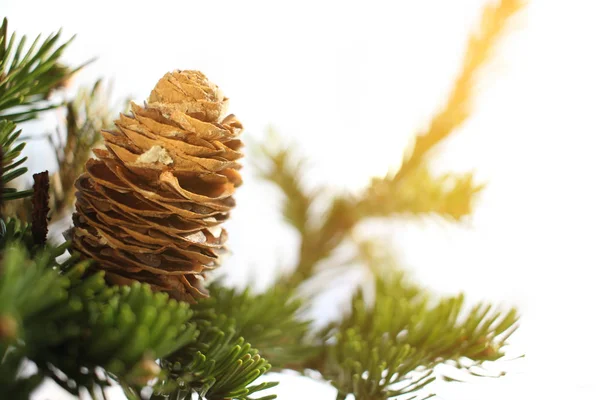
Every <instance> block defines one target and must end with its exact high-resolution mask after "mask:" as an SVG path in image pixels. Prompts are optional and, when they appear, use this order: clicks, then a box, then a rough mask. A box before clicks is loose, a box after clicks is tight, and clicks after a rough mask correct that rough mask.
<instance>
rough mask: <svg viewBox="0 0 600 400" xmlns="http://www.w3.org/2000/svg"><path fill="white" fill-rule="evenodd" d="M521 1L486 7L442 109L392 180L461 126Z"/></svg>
mask: <svg viewBox="0 0 600 400" xmlns="http://www.w3.org/2000/svg"><path fill="white" fill-rule="evenodd" d="M524 4H525V2H524V1H523V0H500V1H499V2H497V3H490V4H488V5H487V6H486V7H485V9H484V11H483V14H482V16H481V19H480V23H479V27H478V28H477V30H476V31H475V32H473V33H472V34H471V37H470V38H469V41H468V46H467V50H466V53H465V56H464V59H463V64H462V67H461V70H460V73H459V75H458V77H457V79H456V80H455V82H454V86H453V88H452V90H451V91H450V95H449V96H448V99H447V100H446V103H445V104H444V106H443V107H442V109H441V110H440V111H439V112H438V113H437V114H436V115H434V116H433V118H432V119H431V122H430V124H429V128H428V129H427V131H425V132H423V133H420V134H418V135H417V137H416V139H415V143H414V146H413V149H412V151H410V152H408V153H406V155H405V157H404V161H403V163H402V167H401V168H400V169H399V170H398V172H397V173H396V174H395V175H394V177H393V180H394V181H400V180H402V179H403V178H404V177H405V176H406V175H407V174H408V173H409V172H411V171H412V170H413V169H415V168H417V167H418V166H419V165H421V164H422V163H423V162H424V160H425V156H426V155H427V153H428V152H429V151H430V150H431V149H432V148H433V147H435V146H436V145H437V144H439V143H440V142H441V141H443V140H444V139H446V138H447V137H448V136H449V135H450V134H451V133H452V132H454V131H455V130H456V129H457V128H458V127H459V126H461V125H462V124H463V123H464V122H465V121H466V119H467V118H468V116H469V113H470V111H471V105H472V103H473V97H474V87H475V82H476V80H477V75H478V73H479V72H480V70H481V69H482V68H483V67H484V65H485V64H486V62H487V61H488V60H489V58H490V56H491V54H492V52H493V50H494V48H495V47H496V45H497V44H498V42H500V40H501V38H502V36H503V35H504V33H505V32H506V30H507V29H508V25H509V23H510V21H511V19H512V18H513V17H514V16H515V15H516V14H517V13H518V11H519V10H521V9H522V8H523V6H524Z"/></svg>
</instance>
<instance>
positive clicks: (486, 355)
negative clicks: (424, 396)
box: [310, 245, 517, 400]
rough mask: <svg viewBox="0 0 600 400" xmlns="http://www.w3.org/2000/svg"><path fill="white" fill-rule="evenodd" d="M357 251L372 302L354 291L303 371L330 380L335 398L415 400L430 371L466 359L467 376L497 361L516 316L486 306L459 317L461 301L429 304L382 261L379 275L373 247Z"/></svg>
mask: <svg viewBox="0 0 600 400" xmlns="http://www.w3.org/2000/svg"><path fill="white" fill-rule="evenodd" d="M362 249H363V254H362V256H363V257H364V259H365V261H368V262H370V263H373V264H375V265H371V270H372V271H373V272H374V274H375V275H376V280H375V300H374V301H373V303H372V304H369V303H368V302H367V301H366V300H365V296H364V294H363V292H362V290H359V291H358V292H357V294H356V295H355V296H354V298H353V300H352V311H351V313H350V314H349V315H348V316H346V317H345V318H344V319H343V320H342V321H341V322H339V323H334V324H331V325H330V326H329V327H328V328H327V329H325V330H324V331H323V333H322V334H323V353H322V355H321V357H320V358H317V359H316V361H313V362H312V364H311V365H310V367H311V368H316V369H318V370H319V371H320V372H321V373H322V374H323V376H324V377H325V378H326V379H329V380H331V381H332V384H333V385H334V386H335V387H336V388H337V389H338V390H339V392H340V396H338V398H345V396H346V395H347V394H350V393H352V394H353V395H354V396H355V397H356V399H369V400H371V399H385V398H390V397H396V396H406V395H413V394H417V395H419V394H420V393H421V391H422V389H423V388H424V387H425V386H426V385H427V384H428V383H430V382H432V381H433V379H434V378H433V375H432V374H433V370H434V368H435V366H436V365H439V364H442V363H447V364H451V365H454V366H455V367H457V368H465V367H464V365H463V364H462V363H460V362H458V361H459V360H460V359H462V358H468V359H470V360H472V365H471V366H469V367H468V368H465V369H466V371H467V372H470V373H472V371H471V369H472V368H473V365H477V366H481V365H482V363H483V362H485V361H493V360H497V359H498V358H500V357H502V356H503V352H502V348H503V346H504V345H505V343H506V340H507V338H508V337H509V336H510V335H511V334H512V332H513V331H514V329H515V328H516V322H517V315H516V311H515V310H510V311H508V312H501V311H493V310H492V307H491V306H489V305H485V304H479V305H477V306H475V307H473V308H471V309H470V310H466V309H465V307H464V299H463V297H462V295H461V296H456V297H448V298H443V299H441V300H438V301H433V300H432V299H430V298H429V296H427V295H426V292H425V291H424V290H423V289H421V288H419V287H417V286H415V285H413V284H412V283H410V282H408V281H407V279H406V277H405V276H404V274H403V273H402V272H399V271H393V270H390V269H389V267H390V265H389V261H390V258H389V256H385V259H383V264H384V265H385V267H383V268H382V266H381V265H380V264H379V261H381V260H382V258H380V257H379V256H376V255H375V253H373V252H372V250H373V247H372V246H370V245H367V246H364V245H363V246H362ZM365 251H366V252H365Z"/></svg>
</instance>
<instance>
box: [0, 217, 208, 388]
mask: <svg viewBox="0 0 600 400" xmlns="http://www.w3.org/2000/svg"><path fill="white" fill-rule="evenodd" d="M15 226H16V224H10V223H9V225H8V227H9V229H7V234H6V235H5V236H9V235H10V236H12V237H18V236H19V235H21V236H23V234H19V233H16V231H17V229H14V228H15ZM11 228H12V229H11ZM10 230H12V231H13V232H12V233H10V232H9V231H10ZM29 235H30V234H29ZM25 236H27V235H25ZM3 242H4V243H5V245H6V247H5V248H4V249H3V253H2V256H3V269H2V270H1V271H0V272H1V273H0V299H2V305H1V306H0V315H2V316H3V318H4V319H5V320H6V318H11V319H12V320H13V321H15V322H16V324H17V327H18V328H17V331H18V337H15V338H11V339H10V340H2V341H1V344H2V349H1V350H2V351H3V352H2V354H4V355H9V357H8V358H7V357H4V358H2V360H3V361H2V362H0V373H7V374H9V373H10V372H11V368H13V369H14V368H15V367H16V366H17V365H18V364H20V362H21V361H20V360H24V359H29V360H32V361H34V362H35V363H36V365H37V367H38V369H39V371H40V373H42V374H43V375H46V376H49V377H51V378H53V379H54V380H55V381H56V382H57V383H59V384H60V385H61V386H63V387H64V388H65V389H67V390H69V391H71V392H72V393H77V391H78V390H79V389H86V390H88V391H89V392H90V393H92V392H93V391H94V390H98V389H100V390H101V389H102V387H104V386H107V385H109V384H111V382H114V381H115V380H118V381H119V382H120V383H121V384H122V385H123V386H124V387H125V388H126V389H128V390H129V391H130V392H131V393H137V391H138V390H139V389H141V388H142V387H143V386H144V385H146V384H147V382H148V381H149V380H150V379H152V378H155V377H156V376H157V375H158V374H159V373H160V368H159V367H158V365H156V363H155V362H154V360H155V359H157V358H161V357H165V356H167V355H168V354H171V353H173V352H174V351H176V350H177V349H179V348H181V347H182V346H184V345H186V344H187V343H189V342H190V341H192V340H193V339H194V337H195V336H196V335H197V330H196V326H195V325H194V324H193V323H190V322H189V320H190V318H191V317H192V314H193V313H192V311H191V310H190V309H189V305H188V304H187V303H183V302H176V301H174V300H169V298H168V296H167V295H166V294H164V293H154V292H152V291H151V290H150V288H149V286H147V285H141V284H134V285H132V286H127V287H108V286H107V285H106V283H105V281H104V278H103V274H102V273H97V274H95V275H91V276H88V275H87V274H86V270H87V266H88V265H89V262H78V261H77V257H70V258H69V259H68V260H67V261H65V262H64V263H61V264H58V263H57V262H56V261H55V260H56V257H57V256H59V255H60V254H61V253H62V252H64V250H65V248H66V247H67V245H68V244H65V245H63V246H60V247H57V248H54V247H48V246H46V247H45V248H44V249H39V250H36V251H35V253H32V254H33V255H29V252H28V251H27V250H26V249H25V248H24V247H23V246H22V245H16V244H11V243H9V242H6V241H5V240H4V241H3ZM17 361H19V362H17ZM6 363H8V364H6ZM98 367H100V368H102V370H104V371H105V374H104V376H101V375H98V374H97V373H96V372H97V369H98ZM13 374H14V371H13ZM0 379H3V378H0Z"/></svg>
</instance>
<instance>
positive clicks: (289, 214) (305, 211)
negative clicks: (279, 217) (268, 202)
mask: <svg viewBox="0 0 600 400" xmlns="http://www.w3.org/2000/svg"><path fill="white" fill-rule="evenodd" d="M254 147H255V150H254V151H253V155H254V158H253V159H254V160H256V161H254V166H255V167H256V168H257V169H258V171H259V175H260V177H261V178H262V179H264V180H267V181H269V182H271V183H273V184H275V185H276V186H277V187H278V188H279V189H280V190H281V193H282V194H283V196H284V199H283V216H284V219H285V220H286V221H287V222H288V223H289V224H290V225H292V226H293V227H294V228H296V229H297V230H298V233H299V234H300V236H301V239H302V240H306V239H307V238H308V237H310V235H311V234H312V233H314V230H315V227H314V226H312V225H313V224H312V223H311V206H312V204H313V202H314V200H315V197H316V196H315V195H314V194H312V193H308V191H307V190H306V189H305V188H304V187H303V186H302V182H301V180H302V177H303V170H304V166H305V164H306V160H305V159H304V158H302V157H300V156H299V155H298V154H296V152H295V151H294V150H293V148H292V147H293V145H290V144H284V143H283V139H282V138H281V136H280V135H279V134H277V132H275V130H273V129H270V130H269V131H268V132H267V138H266V140H265V141H264V142H263V143H262V144H258V145H256V146H254Z"/></svg>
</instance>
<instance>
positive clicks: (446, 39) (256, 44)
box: [0, 0, 600, 400]
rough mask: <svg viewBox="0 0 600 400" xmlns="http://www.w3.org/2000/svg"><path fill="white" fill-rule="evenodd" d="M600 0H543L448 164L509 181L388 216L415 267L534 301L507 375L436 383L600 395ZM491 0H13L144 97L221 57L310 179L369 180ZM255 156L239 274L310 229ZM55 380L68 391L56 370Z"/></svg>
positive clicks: (328, 394)
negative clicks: (293, 217) (464, 204)
mask: <svg viewBox="0 0 600 400" xmlns="http://www.w3.org/2000/svg"><path fill="white" fill-rule="evenodd" d="M596 3H597V2H596V1H593V0H588V1H585V0H570V1H567V0H562V1H559V0H556V1H553V0H533V1H530V5H529V7H528V8H527V10H526V11H525V13H523V14H522V15H521V17H519V18H518V20H517V21H515V22H517V23H516V24H515V25H514V26H513V29H512V33H511V35H510V36H509V37H508V38H507V40H505V41H504V42H503V45H502V46H501V47H500V48H498V51H497V52H496V56H495V58H494V61H493V62H492V63H491V64H490V67H489V68H488V69H486V71H485V75H484V76H483V77H482V79H481V85H480V88H479V89H480V90H479V96H478V100H477V102H476V107H475V110H474V113H473V116H472V118H471V119H470V120H469V121H468V123H467V124H466V125H465V126H464V127H463V128H462V129H461V130H460V132H458V133H457V135H456V136H455V137H454V138H452V139H451V140H450V141H448V143H447V145H446V146H445V147H444V149H442V150H443V151H441V152H440V154H439V158H438V162H437V164H436V166H437V167H439V170H440V171H446V170H454V171H468V170H472V169H474V170H476V171H477V175H476V176H477V178H478V179H479V181H481V182H489V185H488V187H487V189H486V190H485V192H484V194H483V195H482V196H481V198H480V201H479V202H478V204H477V207H476V212H475V215H474V217H473V219H472V220H471V221H470V222H468V223H466V224H464V226H462V227H456V226H451V225H449V224H444V223H441V224H440V223H439V221H436V222H432V221H430V220H423V221H414V222H410V223H407V222H406V221H402V222H399V223H395V224H390V225H388V226H386V227H385V228H383V229H379V230H378V231H377V233H375V232H373V234H377V235H382V236H383V237H387V238H392V239H390V240H393V241H394V243H395V244H396V245H397V248H398V252H399V255H400V257H401V260H402V263H403V265H404V267H405V268H407V269H409V270H410V271H412V273H413V275H414V277H415V279H417V280H418V281H419V282H421V283H423V284H424V285H426V286H427V287H429V288H431V289H432V290H435V291H437V292H439V293H455V292H458V291H465V292H466V293H467V296H468V299H469V300H470V301H478V300H482V299H483V300H490V301H493V302H496V303H499V304H502V305H505V306H512V305H516V306H518V307H519V309H520V310H521V312H522V315H523V318H522V324H521V329H520V331H518V332H517V334H515V336H514V339H513V343H514V347H513V348H512V349H511V352H512V353H513V354H520V353H526V358H525V359H523V360H518V361H514V362H509V363H506V364H503V366H502V367H503V368H506V369H507V370H508V372H509V374H508V375H507V376H506V377H504V378H501V379H498V380H476V381H474V382H471V383H466V384H436V385H435V386H434V387H433V388H432V389H434V390H435V391H436V392H437V393H438V394H439V398H442V399H447V400H454V399H456V400H458V399H462V400H475V399H481V398H485V399H490V400H493V399H505V398H511V399H528V398H540V399H550V398H563V397H568V398H578V399H594V398H600V397H599V396H600V388H599V385H598V384H597V383H595V382H594V380H597V373H596V372H597V368H598V366H597V363H596V360H597V359H598V358H599V356H600V351H599V347H598V342H597V338H598V330H597V325H598V324H597V319H598V312H597V309H596V307H595V305H596V304H598V300H599V297H600V296H599V295H598V289H597V282H598V280H597V278H596V276H597V273H596V270H597V268H598V267H599V262H598V261H599V260H598V258H599V257H598V254H597V253H598V229H599V228H598V227H599V226H600V213H599V212H598V205H599V204H600V198H599V195H598V190H597V188H598V184H599V181H600V179H599V178H598V172H599V171H600V168H599V167H600V161H599V158H598V157H597V153H598V150H597V149H598V145H599V144H600V141H599V139H598V135H599V132H598V130H599V128H598V123H597V116H598V109H599V106H600V100H599V97H598V96H599V95H598V94H599V93H600V78H599V74H600V59H599V58H598V49H599V45H598V38H599V37H600V24H598V22H597V20H598V10H597V9H596V8H597V7H596ZM483 4H484V1H483V0H456V1H443V0H421V1H418V2H417V1H396V2H393V1H389V2H378V1H369V2H366V1H365V2H352V1H343V2H326V1H319V2H314V3H313V2H311V1H307V0H305V1H302V2H294V3H292V2H281V1H280V2H263V1H245V2H241V1H240V2H227V1H221V2H210V3H209V2H203V1H190V2H184V1H180V2H176V1H170V2H160V3H158V2H157V3H152V2H149V1H148V2H140V1H119V2H117V1H112V0H108V1H102V2H94V3H91V2H83V1H65V0H54V1H51V2H48V1H27V2H25V1H17V0H3V1H2V5H1V7H0V10H1V13H2V14H4V15H7V16H8V17H9V23H10V29H11V30H12V29H17V30H18V32H20V33H27V34H28V35H30V36H33V35H34V34H37V33H38V32H44V33H50V32H52V31H55V30H56V29H57V28H59V27H63V31H64V33H65V38H66V37H68V36H69V35H71V34H74V33H77V35H78V36H77V38H76V40H75V42H74V43H73V45H72V46H71V47H70V49H69V51H68V53H67V60H68V61H70V62H74V63H76V62H83V61H85V60H87V59H89V58H92V57H95V56H97V57H99V59H98V61H96V62H95V63H94V64H93V65H92V66H90V67H88V68H87V69H86V70H85V71H84V72H83V73H81V74H80V76H79V77H78V78H79V80H78V82H80V83H81V82H91V81H93V80H94V79H95V78H96V77H99V76H104V77H107V78H110V79H112V80H113V82H114V85H115V95H116V96H117V97H121V98H122V97H125V96H128V95H131V96H132V97H133V98H134V99H135V100H136V101H138V102H142V101H143V100H144V99H145V98H146V97H147V96H148V94H149V91H150V90H151V88H152V87H153V85H154V84H155V82H156V81H157V80H158V79H159V78H160V77H161V76H162V75H163V74H164V73H165V72H167V71H170V70H173V69H186V68H188V69H200V70H202V71H203V72H204V73H205V74H206V75H207V76H208V77H209V78H210V79H211V80H213V81H214V82H216V83H217V84H218V85H219V86H221V88H222V89H223V90H224V92H225V93H226V95H227V96H228V97H229V98H230V99H231V111H232V112H234V113H235V114H236V115H237V116H238V117H239V118H240V120H241V121H242V122H243V123H244V125H245V127H246V133H245V134H246V135H247V137H253V138H260V137H262V136H263V134H264V131H265V127H266V126H267V125H269V124H273V125H274V126H275V127H276V128H277V129H278V130H279V132H280V133H281V134H282V135H284V136H285V137H287V138H290V139H291V140H293V141H295V142H296V143H297V145H298V146H299V147H300V148H301V149H302V151H303V152H304V154H306V155H307V156H309V158H310V160H311V163H312V165H313V166H314V167H313V169H312V170H311V171H310V172H309V173H308V175H307V178H308V179H307V181H308V184H309V185H310V186H317V185H318V184H328V185H330V187H331V188H335V189H338V190H349V191H355V190H360V188H361V187H364V185H366V183H367V182H368V179H369V178H370V177H371V176H375V175H383V174H385V173H386V172H387V171H388V169H389V168H391V167H394V166H397V165H398V163H399V161H400V158H401V154H402V152H403V148H404V146H405V145H406V143H407V141H408V140H409V139H410V137H411V136H412V135H413V134H414V133H415V132H417V131H418V130H419V129H420V128H422V127H424V126H425V125H426V123H427V121H428V118H429V116H430V115H431V114H432V113H433V112H434V111H435V110H436V109H437V107H438V106H439V105H440V104H441V102H442V101H443V99H444V98H445V95H446V94H447V90H448V88H449V86H450V84H451V83H452V79H453V77H454V76H455V73H456V70H457V68H458V66H459V63H460V59H461V56H462V52H463V50H464V46H465V41H466V38H467V34H468V32H469V30H470V29H471V27H473V26H474V25H475V24H476V22H477V17H478V16H479V12H480V9H481V6H482V5H483ZM45 152H47V149H45V148H43V147H40V146H32V147H31V148H30V149H29V153H30V155H32V154H33V155H35V157H34V159H33V162H32V164H31V167H32V169H33V170H34V171H37V170H41V169H45V168H47V167H48V165H49V161H48V160H49V159H50V155H49V153H45ZM246 172H247V173H246V175H245V179H246V184H245V185H244V186H243V187H242V188H241V190H240V191H239V194H238V196H237V198H238V203H239V207H238V208H237V209H236V210H235V212H234V214H233V218H232V220H231V221H230V222H228V230H229V231H230V238H231V240H230V245H231V248H232V249H233V251H234V253H235V254H234V255H233V257H232V258H231V259H230V260H229V261H228V262H227V263H226V265H225V267H224V268H227V269H228V271H229V273H230V277H231V279H232V282H236V283H241V282H244V281H245V280H246V279H248V278H250V277H255V278H256V279H257V280H258V281H259V283H261V284H263V285H264V284H265V283H267V282H269V281H270V280H272V279H273V274H274V271H275V268H276V266H280V265H283V266H284V267H285V266H286V265H287V266H289V265H290V264H291V262H292V261H293V258H294V253H293V252H290V249H293V248H294V247H293V246H294V245H295V244H296V243H297V241H296V240H297V239H296V238H295V236H294V234H293V232H292V231H291V230H290V229H289V228H287V227H286V226H285V225H283V224H282V223H281V222H280V221H279V219H278V214H277V206H278V197H277V192H276V191H275V190H273V189H272V188H270V187H269V186H265V185H264V184H262V183H259V182H257V180H256V179H255V178H254V177H253V176H251V175H250V174H251V171H250V170H249V169H247V170H246ZM347 295H348V293H347V292H346V291H344V290H338V292H336V295H335V296H333V297H330V298H329V300H328V301H321V302H320V304H321V303H322V306H323V309H322V310H320V311H319V313H320V315H321V316H322V315H333V314H335V313H336V309H335V304H337V303H336V302H341V301H342V300H344V296H347ZM273 378H276V379H280V377H273ZM281 381H282V383H281V385H280V386H279V388H278V389H277V393H279V394H280V398H282V399H305V398H307V397H309V398H316V399H333V398H334V397H335V395H334V391H333V390H332V389H331V388H330V387H328V386H327V385H326V384H321V383H313V382H311V381H309V380H307V379H305V378H298V377H294V376H293V375H289V376H284V377H281ZM36 397H37V398H39V399H47V398H52V399H54V398H67V397H66V395H63V394H62V393H59V392H58V391H56V389H54V388H52V387H51V386H48V387H46V388H45V389H44V390H43V391H41V392H39V393H38V394H37V396H36ZM115 398H119V396H117V395H115Z"/></svg>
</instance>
